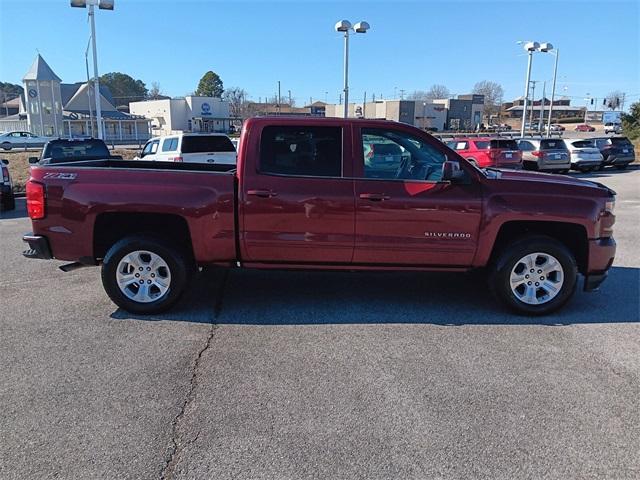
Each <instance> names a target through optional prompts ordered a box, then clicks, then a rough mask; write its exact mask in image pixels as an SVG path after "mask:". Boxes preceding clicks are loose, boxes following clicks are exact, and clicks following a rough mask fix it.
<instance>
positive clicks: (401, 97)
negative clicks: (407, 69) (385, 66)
mask: <svg viewBox="0 0 640 480" xmlns="http://www.w3.org/2000/svg"><path fill="white" fill-rule="evenodd" d="M400 100H404V88H401V89H400Z"/></svg>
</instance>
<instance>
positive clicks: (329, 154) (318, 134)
mask: <svg viewBox="0 0 640 480" xmlns="http://www.w3.org/2000/svg"><path fill="white" fill-rule="evenodd" d="M260 171H261V172H262V173H272V174H277V175H299V176H311V177H340V176H342V129H341V128H339V127H291V126H271V127H265V128H264V129H263V130H262V138H261V140H260Z"/></svg>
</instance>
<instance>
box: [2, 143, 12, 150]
mask: <svg viewBox="0 0 640 480" xmlns="http://www.w3.org/2000/svg"><path fill="white" fill-rule="evenodd" d="M0 146H1V147H2V148H3V149H4V150H11V144H10V143H9V142H4V143H3V144H2V145H0Z"/></svg>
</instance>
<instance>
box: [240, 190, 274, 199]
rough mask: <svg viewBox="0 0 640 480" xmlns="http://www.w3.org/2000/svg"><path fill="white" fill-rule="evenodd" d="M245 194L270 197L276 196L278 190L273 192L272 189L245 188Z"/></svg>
mask: <svg viewBox="0 0 640 480" xmlns="http://www.w3.org/2000/svg"><path fill="white" fill-rule="evenodd" d="M247 195H253V196H254V197H260V198H271V197H276V196H277V195H278V192H274V191H272V190H247Z"/></svg>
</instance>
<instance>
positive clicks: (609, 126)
mask: <svg viewBox="0 0 640 480" xmlns="http://www.w3.org/2000/svg"><path fill="white" fill-rule="evenodd" d="M604 133H605V134H608V133H622V125H620V124H619V123H605V124H604Z"/></svg>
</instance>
